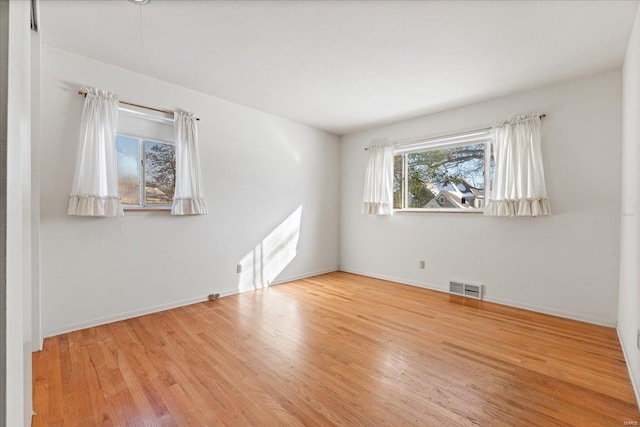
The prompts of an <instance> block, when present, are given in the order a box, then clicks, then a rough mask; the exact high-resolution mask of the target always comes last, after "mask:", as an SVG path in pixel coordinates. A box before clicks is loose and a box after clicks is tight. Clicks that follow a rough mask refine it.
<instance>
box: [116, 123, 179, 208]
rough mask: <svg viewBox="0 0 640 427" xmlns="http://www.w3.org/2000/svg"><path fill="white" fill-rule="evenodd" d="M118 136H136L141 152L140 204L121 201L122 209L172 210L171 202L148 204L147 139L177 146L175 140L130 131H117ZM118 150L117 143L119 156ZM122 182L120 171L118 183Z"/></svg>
mask: <svg viewBox="0 0 640 427" xmlns="http://www.w3.org/2000/svg"><path fill="white" fill-rule="evenodd" d="M118 136H124V137H127V138H134V139H137V140H138V150H139V153H140V176H139V184H140V194H139V196H140V204H139V205H125V204H124V203H121V205H122V209H123V210H125V211H145V212H149V211H151V212H153V211H156V212H164V211H171V208H172V206H173V204H172V203H169V204H162V205H147V204H146V200H147V198H146V172H147V167H146V156H145V150H144V149H145V142H146V141H151V142H156V143H160V144H167V145H172V146H174V147H175V146H176V143H175V142H170V141H160V140H158V139H156V138H147V137H144V136H138V135H133V134H130V133H123V132H116V138H117V137H118ZM117 150H118V146H117V144H116V156H117ZM119 183H120V174H119V173H118V184H119ZM175 184H176V183H175V182H174V183H173V185H174V188H175Z"/></svg>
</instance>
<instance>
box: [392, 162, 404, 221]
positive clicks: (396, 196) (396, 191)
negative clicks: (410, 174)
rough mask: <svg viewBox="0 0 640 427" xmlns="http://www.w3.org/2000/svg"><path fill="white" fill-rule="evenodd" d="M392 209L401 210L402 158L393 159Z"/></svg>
mask: <svg viewBox="0 0 640 427" xmlns="http://www.w3.org/2000/svg"><path fill="white" fill-rule="evenodd" d="M393 208H394V209H402V156H395V157H394V158H393Z"/></svg>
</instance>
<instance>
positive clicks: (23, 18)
mask: <svg viewBox="0 0 640 427" xmlns="http://www.w3.org/2000/svg"><path fill="white" fill-rule="evenodd" d="M29 7H30V4H29V2H20V1H12V2H10V4H9V70H8V92H7V95H8V110H7V121H8V129H7V136H8V138H7V208H6V209H7V260H6V262H7V288H6V289H7V301H6V304H7V323H6V327H7V383H6V387H7V413H6V416H7V425H8V426H21V425H30V424H31V166H30V162H31V160H30V157H31V102H30V99H31V74H30V60H31V53H30V52H31V50H30V44H31V38H30V33H29V31H30V30H29Z"/></svg>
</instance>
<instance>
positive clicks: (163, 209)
mask: <svg viewBox="0 0 640 427" xmlns="http://www.w3.org/2000/svg"><path fill="white" fill-rule="evenodd" d="M122 210H123V211H124V212H125V213H127V212H171V208H170V207H169V208H125V207H123V208H122Z"/></svg>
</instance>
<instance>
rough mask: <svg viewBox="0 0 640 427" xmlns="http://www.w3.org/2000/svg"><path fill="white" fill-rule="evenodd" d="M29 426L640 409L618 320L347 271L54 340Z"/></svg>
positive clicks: (420, 420)
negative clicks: (563, 314) (567, 314)
mask: <svg viewBox="0 0 640 427" xmlns="http://www.w3.org/2000/svg"><path fill="white" fill-rule="evenodd" d="M33 374H34V375H33V378H34V385H33V391H34V409H35V411H36V413H37V414H36V416H35V417H34V424H33V425H34V426H62V425H64V426H94V425H110V426H153V425H162V426H168V425H184V426H227V425H228V426H276V425H287V426H288V425H291V426H295V425H308V426H331V425H342V426H394V427H396V426H409V425H420V426H432V425H433V426H440V425H446V426H466V425H482V426H524V425H526V426H536V425H539V426H556V425H611V426H623V425H624V424H625V422H627V423H628V422H631V423H633V422H636V421H640V414H639V413H638V410H637V408H636V404H635V397H634V394H633V390H632V388H631V384H630V382H629V377H628V374H627V368H626V366H625V363H624V360H623V356H622V353H621V350H620V344H619V343H618V339H617V335H616V332H615V330H614V329H609V328H604V327H599V326H594V325H590V324H586V323H581V322H576V321H571V320H566V319H561V318H556V317H552V316H546V315H542V314H537V313H532V312H528V311H524V310H519V309H514V308H509V307H505V306H501V305H496V304H491V303H486V302H478V301H473V300H463V299H461V298H459V297H454V296H449V295H447V294H444V293H439V292H434V291H429V290H424V289H420V288H415V287H410V286H404V285H400V284H397V283H392V282H387V281H383V280H377V279H372V278H368V277H363V276H357V275H353V274H347V273H341V272H338V273H331V274H326V275H322V276H317V277H313V278H309V279H306V280H299V281H296V282H292V283H289V284H285V285H280V286H274V287H272V288H269V289H264V290H259V291H255V292H248V293H244V294H241V295H236V296H231V297H227V298H222V299H220V300H218V301H215V302H206V303H201V304H194V305H191V306H188V307H183V308H178V309H173V310H169V311H165V312H161V313H157V314H152V315H148V316H143V317H138V318H135V319H130V320H126V321H121V322H116V323H112V324H109V325H105V326H100V327H95V328H90V329H86V330H83V331H78V332H72V333H68V334H64V335H60V336H57V337H52V338H47V339H46V340H45V346H44V350H43V351H42V352H39V353H36V354H34V356H33Z"/></svg>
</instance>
